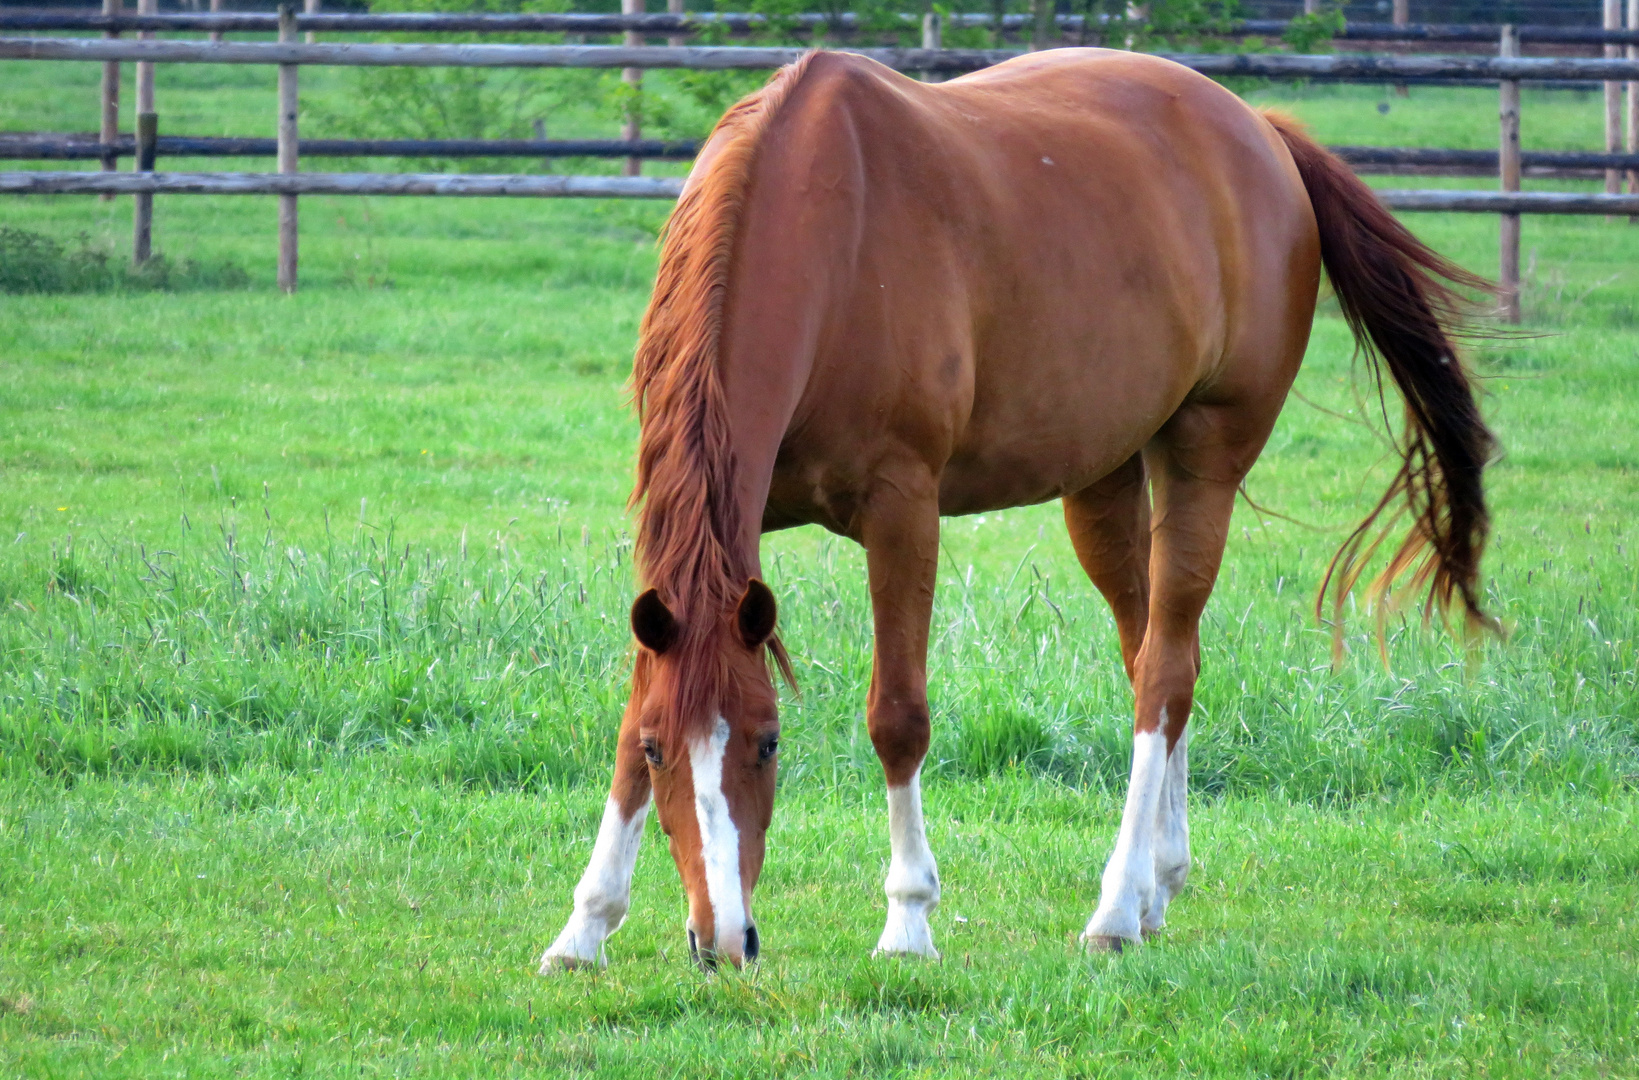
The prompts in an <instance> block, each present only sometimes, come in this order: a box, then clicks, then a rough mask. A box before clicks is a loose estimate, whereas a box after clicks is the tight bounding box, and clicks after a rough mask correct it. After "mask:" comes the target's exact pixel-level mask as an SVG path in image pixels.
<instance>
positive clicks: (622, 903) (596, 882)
mask: <svg viewBox="0 0 1639 1080" xmlns="http://www.w3.org/2000/svg"><path fill="white" fill-rule="evenodd" d="M648 816H649V801H648V800H647V799H645V800H643V805H642V806H640V807H638V809H637V812H636V813H634V814H633V815H632V818H631V820H630V821H628V820H626V818H625V817H624V816H622V814H621V812H620V804H619V803H617V802H615V800H614V798H613V797H611V798H610V799H609V801H608V803H607V804H605V805H604V807H603V822H602V824H600V825H599V826H598V838H597V842H596V843H594V844H593V845H592V859H591V861H590V862H589V863H588V864H587V866H586V873H584V874H582V875H581V879H580V884H579V885H576V886H575V910H574V912H573V913H571V914H570V916H569V922H568V924H567V925H565V926H564V928H563V933H561V934H559V935H558V939H557V940H556V941H554V942H553V943H552V946H551V947H550V948H548V949H547V950H546V953H545V954H544V955H543V956H542V957H541V973H542V974H543V975H544V974H546V973H547V972H548V971H550V970H551V969H553V968H555V967H581V966H583V965H586V964H598V965H600V966H601V965H603V964H605V963H607V960H606V959H605V957H604V955H603V941H604V939H605V938H607V937H608V936H609V935H610V934H612V933H614V932H615V931H616V930H618V929H620V924H621V923H623V922H625V921H626V909H627V907H628V906H629V905H630V904H631V899H632V868H633V867H635V866H636V865H637V849H638V845H639V844H640V843H641V842H642V840H643V822H644V821H645V820H646V819H647V818H648Z"/></svg>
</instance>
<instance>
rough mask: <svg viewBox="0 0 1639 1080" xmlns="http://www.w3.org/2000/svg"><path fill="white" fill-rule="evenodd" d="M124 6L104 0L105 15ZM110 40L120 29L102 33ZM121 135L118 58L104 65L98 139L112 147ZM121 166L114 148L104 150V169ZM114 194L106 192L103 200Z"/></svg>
mask: <svg viewBox="0 0 1639 1080" xmlns="http://www.w3.org/2000/svg"><path fill="white" fill-rule="evenodd" d="M123 6H124V4H123V0H102V13H103V14H104V15H118V14H120V9H121V8H122V7H123ZM102 36H103V37H104V38H107V39H108V40H109V41H112V40H114V39H115V38H117V37H119V36H120V32H119V31H118V30H105V31H104V32H103V35H102ZM119 137H120V65H119V61H118V60H109V61H107V62H106V63H104V64H103V66H102V122H101V126H100V127H99V129H98V133H97V140H98V141H99V142H101V143H102V144H103V146H105V147H112V146H113V144H114V142H115V141H116V140H118V139H119ZM119 167H120V159H119V155H118V154H116V153H114V151H113V150H112V149H107V150H104V151H103V155H102V171H103V172H117V171H118V170H119ZM113 197H114V196H113V195H112V194H111V193H110V194H105V195H103V197H102V201H103V202H107V201H108V200H110V199H112V198H113Z"/></svg>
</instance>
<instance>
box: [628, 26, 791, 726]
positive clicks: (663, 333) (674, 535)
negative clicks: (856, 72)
mask: <svg viewBox="0 0 1639 1080" xmlns="http://www.w3.org/2000/svg"><path fill="white" fill-rule="evenodd" d="M812 55H813V54H812V53H810V54H809V55H808V56H805V57H803V58H802V59H801V60H798V61H797V62H796V63H794V64H791V65H789V66H787V67H784V68H781V69H780V70H779V71H778V72H776V73H775V74H774V76H773V78H771V79H770V80H769V81H768V82H767V84H765V85H764V86H763V88H762V89H760V90H758V91H757V92H755V93H753V94H750V95H748V96H747V97H745V98H743V99H741V100H740V102H739V103H738V104H736V105H735V106H734V107H733V108H731V109H729V111H728V112H727V113H725V114H724V115H723V118H722V119H721V120H719V121H718V122H717V127H716V128H715V129H714V130H713V132H712V138H713V139H717V138H718V137H719V136H726V137H725V138H724V139H723V140H722V142H721V143H720V144H719V145H718V147H717V153H716V157H715V158H714V159H713V160H712V161H711V162H710V164H709V165H708V167H707V168H706V169H705V170H704V172H703V173H701V174H699V175H696V176H694V177H692V178H691V180H690V183H689V185H688V188H687V190H686V191H685V192H684V194H683V196H682V198H680V199H679V200H678V202H677V207H676V208H675V209H674V210H673V211H672V215H671V218H670V219H669V220H668V221H667V223H666V228H665V231H664V243H663V246H662V249H661V253H660V270H659V273H658V275H657V276H656V278H655V286H654V295H653V296H652V297H651V299H650V301H649V309H648V311H647V312H645V313H644V316H643V325H642V327H641V328H640V329H639V331H638V343H637V355H636V357H635V359H634V360H633V363H632V402H633V404H634V405H635V406H636V408H637V415H638V421H639V424H640V426H641V433H640V434H639V436H638V450H637V484H636V486H635V487H634V488H633V490H632V499H631V505H633V506H636V507H639V510H638V520H637V552H636V555H637V567H638V573H639V576H640V577H641V578H642V580H643V582H644V583H645V585H647V586H649V587H651V588H654V589H657V590H659V592H660V596H661V599H662V600H664V601H665V602H666V605H667V606H668V607H669V608H671V610H672V613H673V614H674V615H675V616H676V617H677V619H678V621H679V622H680V623H681V624H682V633H681V636H680V638H679V640H678V641H677V643H676V644H675V645H674V646H672V649H674V650H676V651H677V654H678V664H677V668H676V670H677V672H678V673H679V674H678V679H679V684H678V686H677V688H676V693H675V694H673V695H668V697H669V698H670V699H671V710H672V711H671V714H670V715H669V716H668V717H667V718H665V720H664V721H663V722H664V723H665V724H666V725H667V726H669V727H671V728H672V729H673V730H674V731H677V730H681V729H683V728H685V727H696V726H703V725H705V724H707V723H709V722H710V720H711V716H710V710H711V709H714V708H717V707H719V706H720V705H721V697H722V693H723V691H724V690H725V689H726V686H727V669H726V667H725V665H724V663H723V660H722V658H721V656H719V655H718V653H717V650H716V639H717V634H716V631H717V630H718V628H719V627H720V625H721V624H722V623H723V617H724V615H725V614H726V613H727V612H728V611H729V609H730V608H731V607H732V606H733V605H734V604H735V603H736V602H737V601H738V600H739V599H740V595H741V593H742V592H743V590H744V589H745V585H746V582H747V581H748V580H749V579H750V577H751V574H752V571H753V565H752V561H751V560H752V558H753V552H751V551H747V550H746V547H745V544H744V542H743V537H744V525H745V522H743V521H742V520H741V514H740V507H739V503H738V501H737V499H736V493H735V479H736V465H735V459H734V447H733V445H732V442H731V439H730V432H729V422H728V406H727V403H726V401H725V400H724V397H723V385H722V379H721V377H720V372H719V370H718V353H719V346H720V343H721V339H722V329H723V304H724V300H725V298H726V296H727V293H728V275H729V262H730V259H731V257H732V256H733V252H734V243H735V237H736V234H737V232H738V230H739V224H740V213H741V209H742V207H743V205H744V203H745V196H746V189H747V186H748V182H749V180H750V176H751V169H752V166H753V164H754V163H755V161H756V155H757V148H758V144H759V142H760V140H761V137H762V134H763V132H764V131H766V130H767V128H768V125H769V122H770V121H771V120H772V119H773V117H774V116H775V114H776V113H777V112H778V111H779V108H780V106H781V104H783V103H784V101H785V100H786V98H787V97H789V96H790V93H791V90H792V89H793V88H794V87H795V86H796V85H797V83H798V82H799V81H800V80H801V79H802V76H803V73H804V72H805V71H806V70H807V68H808V64H809V60H810V57H811V56H812ZM768 645H769V654H770V656H771V657H772V659H773V660H774V662H775V663H776V664H777V665H778V667H779V669H780V671H781V673H782V674H783V675H784V676H785V678H786V680H787V681H788V682H790V681H792V676H791V663H790V660H789V659H788V658H787V656H786V653H785V649H784V647H783V646H782V645H781V644H780V641H779V638H778V637H774V638H771V639H770V640H769V643H768ZM648 666H649V665H647V664H640V668H642V669H647V668H648Z"/></svg>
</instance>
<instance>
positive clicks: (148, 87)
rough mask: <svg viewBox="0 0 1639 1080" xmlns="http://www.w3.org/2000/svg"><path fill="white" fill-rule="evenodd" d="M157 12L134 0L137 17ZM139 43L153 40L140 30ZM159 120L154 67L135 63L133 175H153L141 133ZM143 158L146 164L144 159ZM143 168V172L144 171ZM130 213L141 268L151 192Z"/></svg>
mask: <svg viewBox="0 0 1639 1080" xmlns="http://www.w3.org/2000/svg"><path fill="white" fill-rule="evenodd" d="M158 11H159V2H158V0H137V14H138V15H153V14H155V13H157V12H158ZM137 37H138V38H139V39H140V40H142V41H151V40H153V37H154V35H153V32H152V31H149V30H144V31H142V32H141V33H139V34H138V35H137ZM158 128H159V116H158V114H157V113H155V112H154V64H153V61H151V60H139V61H137V127H136V132H137V144H138V146H137V155H136V162H135V168H136V171H137V172H153V170H154V156H153V146H152V144H150V145H149V147H148V153H147V154H146V155H144V154H143V152H142V145H141V144H142V135H143V132H144V131H145V130H146V131H149V132H157V130H158ZM145 157H146V161H144V158H145ZM144 165H146V168H144ZM132 203H133V204H134V205H133V208H132V209H133V212H132V214H131V262H132V263H133V264H134V265H136V266H141V265H142V264H143V263H145V262H147V261H148V258H149V256H150V255H152V254H153V249H154V196H153V193H152V192H148V191H142V192H138V193H137V194H136V195H135V196H133V197H132Z"/></svg>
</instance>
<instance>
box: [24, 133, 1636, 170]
mask: <svg viewBox="0 0 1639 1080" xmlns="http://www.w3.org/2000/svg"><path fill="white" fill-rule="evenodd" d="M297 148H298V151H299V152H300V153H301V155H302V156H303V157H438V158H485V157H496V158H565V157H593V158H625V157H638V158H647V159H649V160H658V161H689V160H691V159H693V157H694V156H695V155H696V154H697V153H699V152H700V144H699V142H698V141H696V140H693V139H677V140H662V139H640V140H637V141H628V140H625V139H301V140H299V143H298V147H297ZM154 151H155V153H156V154H158V155H159V156H160V157H273V156H275V155H276V154H277V153H278V140H277V139H261V138H240V137H233V136H208V135H161V136H159V137H158V138H157V139H155V141H154ZM135 152H136V140H135V139H134V138H133V137H132V136H129V135H119V136H116V137H115V138H114V140H113V141H112V142H107V143H105V142H102V141H100V140H99V139H98V137H97V136H96V135H90V134H87V135H59V134H53V133H49V132H40V133H37V134H23V133H0V160H11V161H88V160H93V159H98V158H104V157H129V156H131V155H132V154H134V153H135ZM1635 165H1636V166H1639V158H1636V159H1635ZM1600 167H1601V168H1604V167H1605V166H1604V165H1603V164H1601V165H1600ZM1618 167H1623V166H1618Z"/></svg>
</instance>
